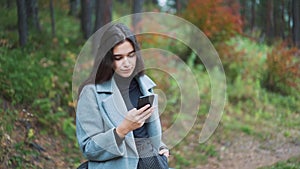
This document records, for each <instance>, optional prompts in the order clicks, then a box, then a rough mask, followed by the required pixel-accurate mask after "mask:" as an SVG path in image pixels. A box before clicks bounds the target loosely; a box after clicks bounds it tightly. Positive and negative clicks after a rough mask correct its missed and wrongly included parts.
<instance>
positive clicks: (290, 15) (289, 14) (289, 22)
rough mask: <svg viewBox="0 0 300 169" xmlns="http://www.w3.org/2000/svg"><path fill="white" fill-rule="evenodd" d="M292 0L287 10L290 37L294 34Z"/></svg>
mask: <svg viewBox="0 0 300 169" xmlns="http://www.w3.org/2000/svg"><path fill="white" fill-rule="evenodd" d="M292 10H293V9H292V0H288V6H287V11H288V22H287V28H288V38H289V39H292V38H291V37H292V36H293V30H292V26H291V23H292V18H293V17H292Z"/></svg>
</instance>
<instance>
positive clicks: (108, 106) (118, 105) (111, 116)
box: [96, 76, 157, 152]
mask: <svg viewBox="0 0 300 169" xmlns="http://www.w3.org/2000/svg"><path fill="white" fill-rule="evenodd" d="M137 81H138V83H139V86H140V90H141V92H142V93H143V95H150V94H153V93H152V91H151V90H152V88H153V87H154V86H155V83H154V82H153V81H152V80H151V79H150V78H149V77H147V76H141V77H139V78H138V79H137ZM96 90H97V92H98V93H99V94H101V93H102V94H104V95H103V97H101V96H100V97H101V98H100V99H98V105H99V106H102V107H103V110H104V112H103V114H104V115H105V117H103V119H104V120H105V119H106V120H108V123H109V124H112V126H111V127H117V126H118V125H119V124H120V123H121V122H122V121H123V119H124V118H125V116H126V113H127V112H128V110H127V107H126V104H125V102H124V100H123V97H122V95H121V93H120V91H119V89H118V86H117V84H116V82H115V80H114V79H113V78H112V79H111V80H109V81H107V82H105V83H102V84H101V85H97V86H96ZM155 100H156V101H155V102H156V104H157V97H155ZM154 104H155V103H154ZM156 104H155V105H156ZM153 118H155V117H152V116H151V119H153ZM156 118H157V117H156ZM150 121H152V120H150ZM125 140H126V142H127V143H128V145H129V147H130V148H132V149H133V150H134V151H135V152H136V147H135V142H134V137H133V132H130V133H128V135H127V136H126V137H125Z"/></svg>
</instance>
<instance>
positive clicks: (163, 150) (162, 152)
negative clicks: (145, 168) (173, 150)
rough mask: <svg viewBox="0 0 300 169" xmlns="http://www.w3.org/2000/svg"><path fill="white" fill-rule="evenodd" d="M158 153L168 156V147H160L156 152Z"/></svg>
mask: <svg viewBox="0 0 300 169" xmlns="http://www.w3.org/2000/svg"><path fill="white" fill-rule="evenodd" d="M158 154H160V155H165V156H166V157H169V155H170V153H169V150H168V149H162V150H160V151H159V152H158Z"/></svg>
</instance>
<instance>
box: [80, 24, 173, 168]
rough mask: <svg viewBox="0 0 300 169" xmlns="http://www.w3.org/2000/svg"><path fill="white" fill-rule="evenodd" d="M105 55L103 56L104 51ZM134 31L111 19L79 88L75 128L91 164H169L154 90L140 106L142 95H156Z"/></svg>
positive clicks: (153, 166) (146, 165) (128, 165)
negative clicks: (87, 75)
mask: <svg viewBox="0 0 300 169" xmlns="http://www.w3.org/2000/svg"><path fill="white" fill-rule="evenodd" d="M102 56H103V57H102ZM143 69H144V64H143V60H142V57H141V55H140V53H139V46H138V44H137V41H136V38H135V36H134V35H133V33H132V32H131V31H130V30H129V28H128V27H126V26H125V25H123V24H112V25H111V26H110V27H108V28H107V29H106V31H105V32H104V33H103V36H102V37H101V41H100V46H99V48H98V53H97V56H96V58H95V62H94V67H93V71H92V73H91V75H90V76H89V78H88V79H87V80H86V82H84V83H83V84H82V86H81V87H80V89H79V96H78V104H77V110H76V132H77V139H78V142H79V145H80V149H81V151H82V152H83V154H84V156H85V157H86V158H87V159H88V168H92V169H96V168H99V169H100V168H101V169H166V168H168V159H167V158H168V156H169V150H168V149H167V148H166V146H165V145H164V143H163V142H162V141H161V134H162V133H161V124H160V120H159V114H158V108H157V96H156V95H155V99H154V103H153V105H152V106H150V105H149V104H147V105H146V106H144V107H142V108H140V109H137V103H138V98H139V97H140V96H147V95H153V94H154V93H153V87H155V83H154V82H153V81H152V80H151V79H150V78H149V77H148V76H146V75H145V74H144V71H143Z"/></svg>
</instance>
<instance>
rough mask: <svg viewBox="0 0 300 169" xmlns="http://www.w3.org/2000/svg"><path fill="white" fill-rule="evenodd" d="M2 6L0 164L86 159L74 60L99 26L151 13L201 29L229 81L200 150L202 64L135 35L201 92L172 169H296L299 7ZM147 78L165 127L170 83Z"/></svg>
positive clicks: (137, 2)
mask: <svg viewBox="0 0 300 169" xmlns="http://www.w3.org/2000/svg"><path fill="white" fill-rule="evenodd" d="M0 8H1V10H0V11H1V12H0V13H1V15H0V21H1V24H0V30H1V32H0V104H1V107H0V112H1V119H0V141H1V142H0V146H1V148H0V168H76V167H77V166H78V165H79V164H80V163H81V162H83V161H84V160H85V159H84V158H83V156H82V155H81V153H80V151H79V148H78V144H77V140H76V136H75V110H74V107H75V103H74V102H73V99H72V73H73V68H74V64H75V62H76V58H77V56H78V54H79V52H80V50H81V48H82V47H83V45H84V43H85V42H86V40H87V39H88V38H89V37H90V36H91V35H92V34H93V32H95V31H96V30H98V29H99V28H101V26H103V25H104V24H106V23H108V22H110V21H111V20H114V19H117V18H120V17H122V16H125V15H129V14H132V13H138V12H149V11H154V12H167V13H171V14H174V15H177V16H179V17H182V18H184V19H186V20H188V21H189V22H191V23H193V24H194V25H196V26H197V27H198V28H199V29H200V30H202V31H203V32H204V33H205V35H206V36H207V37H208V38H209V39H210V41H211V42H212V44H213V45H214V47H215V48H216V50H217V52H218V54H219V56H220V58H221V61H222V64H223V66H224V70H225V74H226V81H227V95H226V97H227V98H226V105H225V109H224V113H223V117H222V120H221V122H220V124H219V126H218V128H217V130H216V132H215V133H214V134H213V136H212V137H211V138H210V139H209V140H208V141H207V142H205V143H203V144H199V141H198V137H199V132H200V131H201V128H202V124H203V121H204V120H205V118H206V114H207V112H208V110H209V105H210V102H211V98H210V97H211V96H210V94H211V91H210V83H209V76H208V74H207V72H206V70H205V67H204V66H203V64H202V62H201V60H200V59H198V57H196V56H195V53H193V51H192V50H190V49H189V48H188V47H187V46H185V45H184V44H182V43H181V42H174V40H173V41H171V40H170V39H167V38H166V37H163V36H159V35H156V36H155V38H153V37H152V38H147V37H142V38H140V39H139V41H140V42H142V43H141V44H142V45H141V47H142V49H145V48H148V47H156V48H162V49H164V50H167V51H171V52H173V53H175V54H177V55H178V56H180V57H181V58H182V60H184V61H185V62H186V64H187V65H188V66H189V67H190V68H191V69H192V71H193V73H194V74H196V76H197V80H198V82H199V86H200V87H199V90H200V95H201V96H200V97H201V106H200V109H199V112H198V118H197V121H196V123H195V125H194V126H193V128H192V130H191V131H190V132H189V133H188V135H187V136H186V137H185V138H184V139H183V140H182V141H181V142H180V144H178V145H176V146H175V147H173V148H172V149H171V152H172V155H171V157H170V159H169V162H170V166H171V167H174V168H209V169H212V168H260V167H262V168H273V169H274V168H275V169H277V168H278V169H279V168H286V169H297V168H300V167H299V166H300V132H299V131H300V112H299V111H300V102H299V99H300V95H299V87H300V83H299V82H300V51H299V48H300V1H298V0H193V1H192V0H189V1H183V0H166V1H157V0H128V1H124V0H114V1H112V0H102V1H96V0H69V1H67V0H62V1H56V0H40V1H37V0H16V1H10V0H1V1H0ZM138 24H140V23H139V20H138V18H132V25H134V26H135V25H138ZM154 26H155V25H154ZM158 26H159V25H158ZM167 62H171V61H168V60H167ZM178 71H180V68H179V70H178ZM149 74H150V75H151V76H155V78H156V79H157V78H158V79H159V80H157V82H158V87H159V88H160V89H162V90H163V91H165V94H166V96H167V97H168V102H167V107H166V110H165V112H164V113H163V114H162V116H161V119H162V125H163V129H164V130H165V129H167V128H168V127H169V126H170V125H172V122H174V120H175V119H176V117H177V113H178V111H179V110H180V107H179V106H178V105H180V99H179V98H180V97H178V96H179V95H180V93H178V90H177V89H178V86H177V84H176V82H174V81H173V80H172V79H171V78H164V77H162V76H160V75H155V74H151V72H149ZM187 83H188V82H187Z"/></svg>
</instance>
